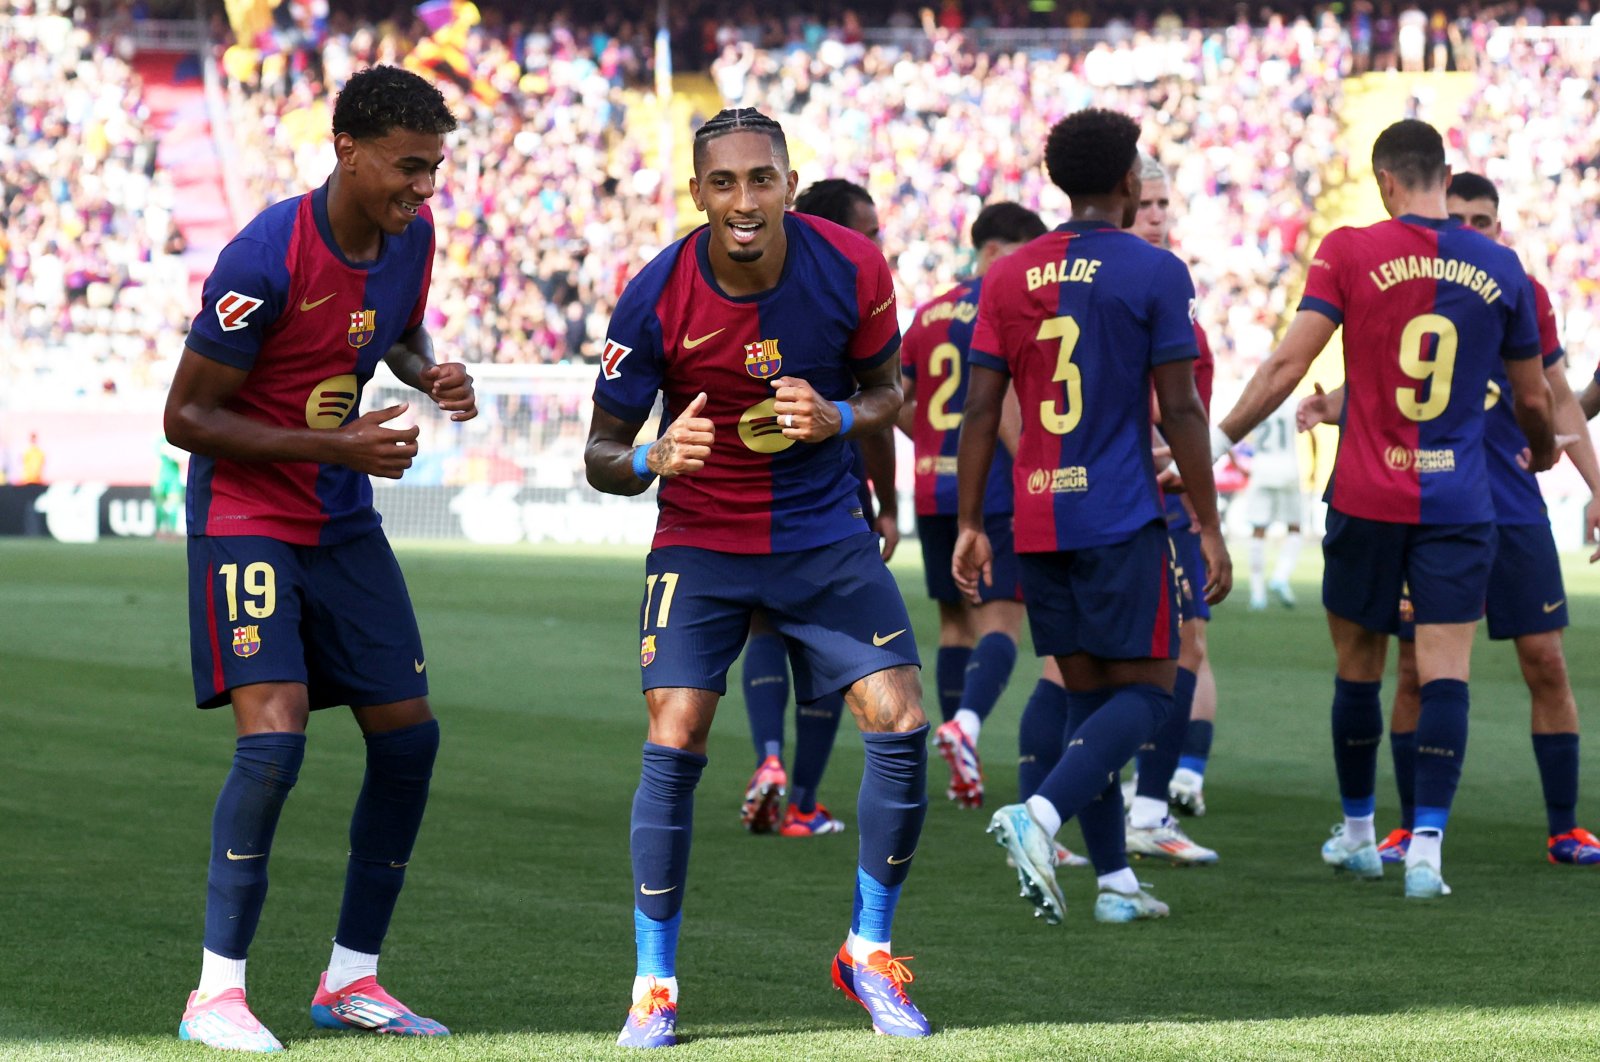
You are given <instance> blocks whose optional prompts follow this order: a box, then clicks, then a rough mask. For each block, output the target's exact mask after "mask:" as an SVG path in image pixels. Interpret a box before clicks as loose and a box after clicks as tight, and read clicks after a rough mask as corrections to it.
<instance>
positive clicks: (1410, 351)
mask: <svg viewBox="0 0 1600 1062" xmlns="http://www.w3.org/2000/svg"><path fill="white" fill-rule="evenodd" d="M1429 336H1434V337H1436V338H1437V340H1438V342H1437V343H1436V344H1435V346H1434V351H1433V357H1432V358H1424V357H1423V356H1422V351H1423V347H1424V346H1425V345H1426V342H1427V337H1429ZM1458 338H1459V337H1458V335H1457V333H1456V326H1455V323H1454V322H1452V321H1451V320H1450V319H1449V318H1448V317H1441V316H1439V315H1438V314H1436V313H1424V314H1419V315H1418V316H1416V317H1413V318H1412V319H1411V320H1409V321H1407V322H1406V327H1405V330H1404V331H1402V332H1401V333H1400V371H1401V372H1403V373H1405V374H1406V375H1407V376H1409V377H1411V378H1412V379H1413V380H1416V381H1417V382H1418V384H1419V386H1417V387H1396V388H1395V389H1394V400H1395V403H1396V404H1397V405H1399V407H1400V415H1401V416H1403V417H1405V418H1406V419H1407V420H1415V421H1424V420H1432V419H1433V418H1434V417H1437V416H1438V415H1439V414H1441V413H1443V412H1444V411H1445V407H1446V406H1448V405H1449V404H1450V381H1451V379H1452V378H1453V377H1454V376H1455V374H1456V343H1457V341H1458ZM1424 383H1425V384H1427V389H1428V397H1427V398H1426V399H1424V398H1423V397H1422V387H1421V386H1420V385H1421V384H1424Z"/></svg>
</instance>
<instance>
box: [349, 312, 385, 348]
mask: <svg viewBox="0 0 1600 1062" xmlns="http://www.w3.org/2000/svg"><path fill="white" fill-rule="evenodd" d="M377 334H378V311H377V310H353V311H351V313H350V331H349V332H347V333H345V338H346V339H347V340H349V341H350V345H351V346H352V347H364V346H366V345H367V344H368V343H370V342H372V337H373V336H375V335H377Z"/></svg>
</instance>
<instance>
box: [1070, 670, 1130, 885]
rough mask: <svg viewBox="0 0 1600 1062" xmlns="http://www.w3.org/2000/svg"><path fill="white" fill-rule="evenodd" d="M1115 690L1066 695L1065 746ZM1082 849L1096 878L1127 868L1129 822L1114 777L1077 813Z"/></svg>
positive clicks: (1103, 705) (1120, 789) (1120, 787)
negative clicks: (1081, 833) (1081, 836)
mask: <svg viewBox="0 0 1600 1062" xmlns="http://www.w3.org/2000/svg"><path fill="white" fill-rule="evenodd" d="M1113 692H1115V687H1106V688H1103V689H1098V690H1090V691H1088V692H1087V693H1069V694H1068V695H1067V703H1068V706H1069V707H1068V711H1067V727H1066V730H1065V731H1064V732H1063V734H1062V739H1063V743H1065V742H1067V741H1070V740H1072V735H1073V734H1075V733H1076V732H1077V731H1078V729H1079V728H1080V727H1082V726H1083V724H1084V722H1085V721H1086V720H1088V718H1089V717H1090V716H1092V715H1094V713H1095V712H1097V711H1099V710H1100V709H1101V708H1103V707H1105V704H1106V702H1107V701H1109V700H1110V699H1111V694H1112V693H1113ZM1078 829H1080V830H1082V831H1083V848H1084V852H1085V854H1087V855H1088V857H1089V861H1090V862H1091V863H1093V864H1094V872H1095V874H1096V875H1102V874H1113V873H1115V872H1117V871H1119V870H1121V869H1122V868H1123V867H1126V866H1127V865H1128V836H1127V819H1126V817H1125V816H1124V814H1123V805H1122V786H1121V785H1120V784H1118V782H1117V780H1116V779H1115V778H1113V779H1112V780H1111V782H1110V783H1109V784H1108V785H1107V786H1106V787H1105V788H1104V789H1102V790H1101V791H1100V792H1099V793H1098V794H1097V795H1096V796H1095V798H1094V799H1093V800H1091V801H1089V803H1087V804H1085V805H1084V807H1083V810H1081V811H1079V812H1078Z"/></svg>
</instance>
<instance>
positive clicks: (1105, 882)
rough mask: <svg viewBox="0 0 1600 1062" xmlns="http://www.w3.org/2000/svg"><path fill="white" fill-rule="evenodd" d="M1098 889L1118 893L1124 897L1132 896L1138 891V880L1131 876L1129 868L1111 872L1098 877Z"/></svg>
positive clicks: (1131, 871)
mask: <svg viewBox="0 0 1600 1062" xmlns="http://www.w3.org/2000/svg"><path fill="white" fill-rule="evenodd" d="M1100 888H1101V889H1110V890H1111V891H1112V892H1120V893H1122V895H1124V896H1132V895H1133V894H1134V893H1136V892H1138V891H1139V879H1138V878H1136V877H1134V876H1133V869H1132V868H1131V867H1123V868H1122V869H1121V870H1113V871H1112V872H1111V873H1109V874H1101V875H1100Z"/></svg>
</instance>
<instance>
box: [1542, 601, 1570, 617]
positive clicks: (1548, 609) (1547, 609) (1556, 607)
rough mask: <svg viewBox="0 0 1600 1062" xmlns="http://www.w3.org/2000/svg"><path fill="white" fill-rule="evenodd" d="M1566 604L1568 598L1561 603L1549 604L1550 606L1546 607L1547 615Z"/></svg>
mask: <svg viewBox="0 0 1600 1062" xmlns="http://www.w3.org/2000/svg"><path fill="white" fill-rule="evenodd" d="M1566 603H1567V599H1566V598H1562V599H1561V600H1560V601H1556V602H1553V603H1551V604H1548V605H1546V606H1544V611H1545V614H1546V615H1548V614H1549V613H1551V612H1554V611H1555V610H1556V609H1558V608H1560V607H1561V606H1562V605H1564V604H1566Z"/></svg>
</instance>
